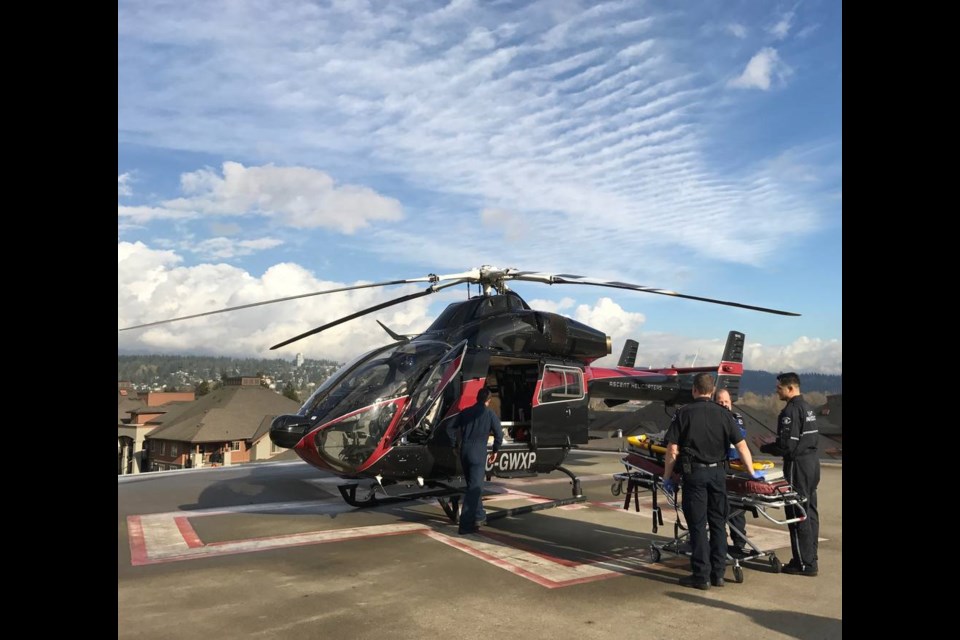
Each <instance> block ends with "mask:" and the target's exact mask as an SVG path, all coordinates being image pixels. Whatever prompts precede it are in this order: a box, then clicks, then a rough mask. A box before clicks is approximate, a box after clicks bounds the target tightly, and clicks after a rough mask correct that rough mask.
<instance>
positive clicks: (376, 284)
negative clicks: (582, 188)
mask: <svg viewBox="0 0 960 640" xmlns="http://www.w3.org/2000/svg"><path fill="white" fill-rule="evenodd" d="M449 277H450V276H435V275H433V274H430V275H429V276H425V277H423V278H408V279H406V280H389V281H387V282H373V283H370V284H358V285H354V286H352V287H340V288H338V289H327V290H326V291H314V292H313V293H301V294H300V295H296V296H287V297H285V298H274V299H273V300H264V301H263V302H251V303H250V304H241V305H237V306H236V307H227V308H225V309H216V310H214V311H205V312H203V313H194V314H192V315H189V316H180V317H179V318H170V319H169V320H158V321H156V322H147V323H145V324H136V325H133V326H132V327H124V328H123V329H118V331H130V330H131V329H142V328H144V327H153V326H156V325H158V324H167V323H168V322H179V321H180V320H190V319H191V318H202V317H203V316H212V315H216V314H218V313H227V312H228V311H237V310H239V309H249V308H251V307H261V306H263V305H267V304H275V303H277V302H286V301H287V300H298V299H300V298H309V297H311V296H322V295H324V294H327V293H340V292H341V291H353V290H355V289H370V288H372V287H387V286H390V285H393V284H411V283H415V282H436V281H437V280H438V279H447V278H449Z"/></svg>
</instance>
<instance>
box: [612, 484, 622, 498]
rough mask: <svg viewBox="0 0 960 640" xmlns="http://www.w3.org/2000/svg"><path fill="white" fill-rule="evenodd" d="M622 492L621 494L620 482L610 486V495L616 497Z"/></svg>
mask: <svg viewBox="0 0 960 640" xmlns="http://www.w3.org/2000/svg"><path fill="white" fill-rule="evenodd" d="M622 492H623V483H622V482H614V483H613V484H612V485H610V493H612V494H613V495H615V496H618V495H620V494H621V493H622Z"/></svg>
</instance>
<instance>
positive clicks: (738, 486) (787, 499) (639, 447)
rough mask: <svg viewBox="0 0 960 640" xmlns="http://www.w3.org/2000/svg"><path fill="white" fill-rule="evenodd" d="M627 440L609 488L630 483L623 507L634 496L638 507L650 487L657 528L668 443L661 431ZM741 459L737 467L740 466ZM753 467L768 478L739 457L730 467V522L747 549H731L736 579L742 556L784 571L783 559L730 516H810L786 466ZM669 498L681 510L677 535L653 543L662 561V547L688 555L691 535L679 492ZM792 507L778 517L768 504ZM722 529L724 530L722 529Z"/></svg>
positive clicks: (780, 522) (739, 576) (777, 521)
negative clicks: (737, 552) (753, 473)
mask: <svg viewBox="0 0 960 640" xmlns="http://www.w3.org/2000/svg"><path fill="white" fill-rule="evenodd" d="M626 440H627V452H626V455H625V456H624V457H623V459H622V462H623V465H624V467H625V471H624V472H623V473H615V474H614V475H613V480H614V482H613V485H612V486H611V492H612V493H613V495H615V496H619V495H620V494H621V493H624V483H626V492H625V497H624V501H623V508H624V509H629V508H630V502H631V498H632V499H633V503H634V508H635V510H636V511H640V496H639V493H640V490H641V489H644V490H647V491H650V492H651V494H652V495H653V532H654V533H657V532H658V529H659V527H660V526H663V514H662V511H661V509H660V506H659V503H658V494H659V492H660V491H662V490H663V456H664V454H665V453H666V448H665V447H664V446H663V444H662V443H659V444H658V442H657V441H658V440H659V438H658V437H657V436H649V435H645V436H639V437H638V436H630V437H629V438H627V439H626ZM738 465H739V467H738ZM754 469H755V470H759V471H760V472H761V473H764V474H765V479H763V480H754V479H752V478H749V477H747V475H746V473H745V469H744V468H743V465H742V464H741V463H739V462H737V463H734V464H733V465H732V466H731V467H730V468H728V469H727V478H726V484H727V500H728V502H729V505H730V510H729V513H728V514H727V522H726V525H727V527H729V528H730V530H731V531H735V532H736V533H738V534H739V535H740V537H741V538H743V540H744V541H745V547H746V548H747V551H746V553H745V554H744V555H743V556H736V557H735V556H733V555H730V554H727V563H728V564H729V565H732V566H733V578H734V580H735V581H736V582H743V567H742V566H741V564H740V562H741V561H742V560H766V561H767V562H769V563H770V567H771V568H772V569H773V571H774V572H775V573H780V570H781V569H782V567H783V565H782V563H781V562H780V559H779V558H777V555H776V554H775V553H774V552H773V551H769V550H766V551H765V550H763V549H761V548H760V547H758V546H757V545H756V543H755V542H754V541H753V540H751V539H750V537H749V536H747V535H746V534H745V533H744V532H743V531H740V530H739V529H738V528H736V527H735V526H734V525H732V524H731V522H730V521H731V520H732V519H733V518H735V517H736V516H738V515H740V514H742V513H751V514H753V517H754V518H757V517H761V516H762V517H764V518H765V519H767V520H769V521H770V522H772V523H774V524H776V525H789V524H792V523H794V522H801V521H803V520H805V519H806V517H807V514H806V510H805V509H804V506H803V503H804V502H805V499H804V498H803V497H801V496H800V495H799V494H798V493H797V492H796V491H794V490H793V487H792V486H791V485H790V483H789V482H787V481H786V480H784V479H783V474H782V472H780V471H778V470H776V468H775V465H774V464H773V463H771V462H755V463H754ZM673 479H674V481H675V482H676V483H677V485H678V486H679V484H680V478H679V476H677V475H675V476H674V478H673ZM664 495H665V496H666V498H667V502H668V504H669V505H670V506H672V507H673V508H674V510H675V511H676V512H677V518H676V521H675V522H674V526H673V539H672V540H670V541H668V542H662V543H661V542H653V543H651V544H650V555H651V558H652V560H653V561H654V562H659V561H660V559H661V557H662V554H663V553H664V552H666V553H671V554H674V555H677V556H687V557H689V556H690V553H691V550H690V544H689V535H690V532H689V531H688V530H687V528H686V526H685V525H684V524H683V519H682V517H681V510H680V508H679V501H678V498H679V495H676V496H675V495H672V494H669V493H666V492H665V493H664ZM788 506H789V507H794V509H792V511H793V513H794V514H795V517H792V518H790V517H783V518H778V517H775V516H774V515H771V514H770V513H769V512H768V510H770V509H780V510H783V511H784V513H786V507H788ZM723 535H726V532H725V531H724V533H723Z"/></svg>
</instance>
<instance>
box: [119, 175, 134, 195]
mask: <svg viewBox="0 0 960 640" xmlns="http://www.w3.org/2000/svg"><path fill="white" fill-rule="evenodd" d="M131 182H132V179H131V177H130V174H129V173H121V174H120V175H119V176H117V197H119V198H122V197H123V196H129V195H132V194H133V189H132V188H131V186H130V183H131Z"/></svg>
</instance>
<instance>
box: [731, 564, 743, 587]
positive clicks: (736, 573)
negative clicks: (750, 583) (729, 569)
mask: <svg viewBox="0 0 960 640" xmlns="http://www.w3.org/2000/svg"><path fill="white" fill-rule="evenodd" d="M733 581H734V582H736V583H737V584H740V583H741V582H743V567H740V566H734V567H733Z"/></svg>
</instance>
